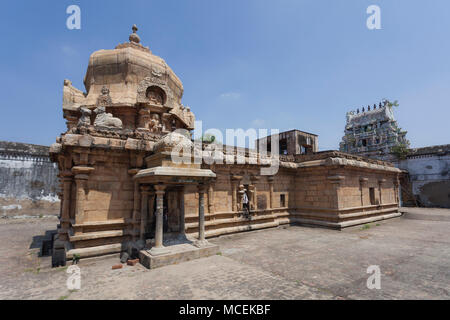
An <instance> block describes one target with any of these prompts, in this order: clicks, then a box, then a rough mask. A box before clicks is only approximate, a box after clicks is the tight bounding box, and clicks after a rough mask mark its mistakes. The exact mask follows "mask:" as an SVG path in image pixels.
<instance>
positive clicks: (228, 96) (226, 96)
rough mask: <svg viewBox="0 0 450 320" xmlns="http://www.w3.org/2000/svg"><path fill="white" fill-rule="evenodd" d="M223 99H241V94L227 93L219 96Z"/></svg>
mask: <svg viewBox="0 0 450 320" xmlns="http://www.w3.org/2000/svg"><path fill="white" fill-rule="evenodd" d="M219 97H220V98H221V99H234V100H236V99H239V98H240V97H241V94H240V93H239V92H225V93H222V94H221V95H220V96H219Z"/></svg>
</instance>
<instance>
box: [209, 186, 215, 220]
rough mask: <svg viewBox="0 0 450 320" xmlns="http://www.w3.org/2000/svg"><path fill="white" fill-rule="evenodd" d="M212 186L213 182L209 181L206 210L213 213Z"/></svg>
mask: <svg viewBox="0 0 450 320" xmlns="http://www.w3.org/2000/svg"><path fill="white" fill-rule="evenodd" d="M214 211H215V208H214V186H213V183H210V184H209V186H208V212H209V213H214Z"/></svg>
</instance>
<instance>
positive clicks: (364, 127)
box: [339, 101, 409, 160]
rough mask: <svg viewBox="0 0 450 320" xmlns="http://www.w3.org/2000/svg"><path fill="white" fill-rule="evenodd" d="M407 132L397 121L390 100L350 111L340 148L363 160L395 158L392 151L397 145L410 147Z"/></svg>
mask: <svg viewBox="0 0 450 320" xmlns="http://www.w3.org/2000/svg"><path fill="white" fill-rule="evenodd" d="M406 133H407V132H406V131H403V130H402V129H401V128H400V127H399V126H398V124H397V121H396V120H395V118H394V112H393V110H392V106H391V105H390V104H389V103H388V101H383V102H380V104H379V105H378V108H377V105H376V104H374V105H373V107H372V110H370V105H369V106H367V110H364V107H363V108H362V112H359V109H357V110H356V112H355V111H350V112H347V123H346V125H345V134H344V136H343V137H342V142H341V143H340V145H339V150H340V151H342V152H348V153H352V154H357V155H360V156H364V157H370V158H376V159H381V160H387V159H392V157H391V156H390V152H391V149H392V148H393V147H395V146H398V145H405V146H408V145H409V142H408V140H407V139H406Z"/></svg>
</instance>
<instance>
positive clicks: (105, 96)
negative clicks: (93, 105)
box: [97, 86, 112, 107]
mask: <svg viewBox="0 0 450 320" xmlns="http://www.w3.org/2000/svg"><path fill="white" fill-rule="evenodd" d="M101 93H102V94H101V95H99V96H98V98H97V107H105V106H109V105H111V104H112V99H111V97H110V95H109V89H108V87H107V86H103V87H102V91H101Z"/></svg>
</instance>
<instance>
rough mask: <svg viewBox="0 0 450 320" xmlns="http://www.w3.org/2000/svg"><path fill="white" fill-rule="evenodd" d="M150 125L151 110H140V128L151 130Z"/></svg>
mask: <svg viewBox="0 0 450 320" xmlns="http://www.w3.org/2000/svg"><path fill="white" fill-rule="evenodd" d="M150 123H151V117H150V110H148V109H147V108H142V109H141V110H139V128H145V129H149V126H150Z"/></svg>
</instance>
